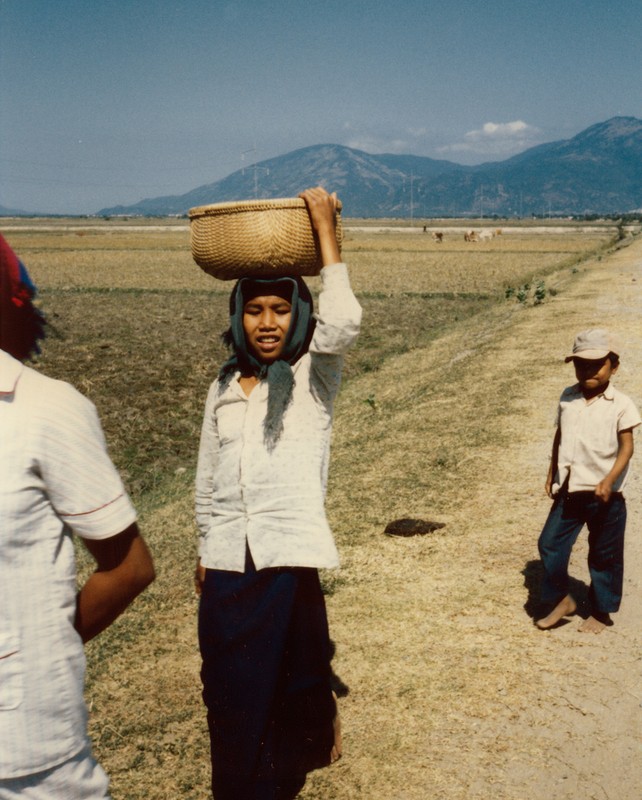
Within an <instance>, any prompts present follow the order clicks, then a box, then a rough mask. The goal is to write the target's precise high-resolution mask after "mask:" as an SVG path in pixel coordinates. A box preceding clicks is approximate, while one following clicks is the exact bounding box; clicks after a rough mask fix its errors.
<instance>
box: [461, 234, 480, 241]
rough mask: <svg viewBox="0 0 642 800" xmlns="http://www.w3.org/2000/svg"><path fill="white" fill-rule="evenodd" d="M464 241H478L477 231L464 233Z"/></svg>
mask: <svg viewBox="0 0 642 800" xmlns="http://www.w3.org/2000/svg"><path fill="white" fill-rule="evenodd" d="M464 241H466V242H478V241H479V239H478V238H477V231H467V232H466V233H465V234H464Z"/></svg>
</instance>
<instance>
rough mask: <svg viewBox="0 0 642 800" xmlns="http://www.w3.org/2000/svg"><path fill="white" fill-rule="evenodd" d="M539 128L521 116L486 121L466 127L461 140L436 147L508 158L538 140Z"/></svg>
mask: <svg viewBox="0 0 642 800" xmlns="http://www.w3.org/2000/svg"><path fill="white" fill-rule="evenodd" d="M540 137H541V131H540V130H539V128H536V127H535V126H533V125H529V124H528V123H527V122H524V121H523V120H521V119H518V120H514V121H513V122H485V123H484V124H483V125H482V127H481V128H478V129H476V130H472V131H468V133H466V134H464V137H463V140H462V141H460V142H453V143H452V144H448V145H444V146H443V147H440V148H439V149H438V151H439V153H440V155H443V156H449V155H450V156H452V155H459V156H468V158H469V159H470V160H479V159H480V158H508V157H509V156H512V155H515V154H516V153H520V152H522V151H523V150H526V149H528V148H529V147H533V146H534V145H536V144H540V143H541V138H540Z"/></svg>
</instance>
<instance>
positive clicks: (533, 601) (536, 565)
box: [522, 559, 591, 628]
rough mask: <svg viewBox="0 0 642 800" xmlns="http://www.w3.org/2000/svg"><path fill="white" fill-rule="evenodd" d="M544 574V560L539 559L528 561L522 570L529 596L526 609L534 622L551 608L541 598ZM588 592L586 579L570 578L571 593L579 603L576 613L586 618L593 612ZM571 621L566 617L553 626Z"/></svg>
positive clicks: (525, 604) (556, 626)
mask: <svg viewBox="0 0 642 800" xmlns="http://www.w3.org/2000/svg"><path fill="white" fill-rule="evenodd" d="M543 574H544V570H543V567H542V562H541V561H540V560H539V559H533V560H532V561H527V562H526V565H525V566H524V569H523V570H522V575H523V576H524V586H525V587H526V590H527V592H528V597H527V598H526V602H525V603H524V611H525V612H526V613H527V614H528V616H529V617H530V618H531V619H532V620H533V622H534V621H535V620H536V619H541V617H543V616H546V614H548V612H549V611H550V610H551V608H550V606H546V605H543V604H542V603H541V601H540V599H539V588H540V584H541V582H542V576H543ZM588 592H589V588H588V586H587V585H586V584H585V583H584V581H580V580H577V578H570V582H569V594H572V595H573V598H574V600H575V602H576V603H577V611H576V614H577V615H578V616H580V617H582V618H583V619H586V618H587V617H589V616H590V614H591V611H590V603H589V599H588ZM569 622H570V620H569V619H568V618H566V617H564V618H562V619H561V620H560V621H559V622H558V623H557V625H554V626H553V627H554V628H559V627H561V626H562V625H567V624H568V623H569Z"/></svg>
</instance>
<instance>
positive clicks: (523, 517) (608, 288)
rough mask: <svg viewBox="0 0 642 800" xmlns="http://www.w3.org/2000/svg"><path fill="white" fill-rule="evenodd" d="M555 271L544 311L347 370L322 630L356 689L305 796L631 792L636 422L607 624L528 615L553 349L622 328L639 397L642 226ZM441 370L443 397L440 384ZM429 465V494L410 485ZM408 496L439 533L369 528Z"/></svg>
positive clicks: (638, 470)
mask: <svg viewBox="0 0 642 800" xmlns="http://www.w3.org/2000/svg"><path fill="white" fill-rule="evenodd" d="M567 272H568V271H567ZM560 280H561V281H562V282H563V284H564V285H563V286H561V287H560V288H561V290H560V291H559V293H558V294H557V295H556V296H554V297H552V298H549V299H548V300H547V301H546V302H545V303H544V304H543V305H542V306H538V307H537V308H531V309H524V310H523V311H522V310H521V309H518V310H517V311H515V312H514V313H513V312H512V311H511V312H507V311H506V309H504V310H502V309H498V310H497V311H496V312H495V313H494V314H493V315H490V316H489V317H488V318H486V319H485V320H481V321H473V322H471V323H470V328H468V329H467V330H460V331H456V332H455V333H453V334H451V335H449V336H446V337H444V338H443V339H440V340H438V341H437V342H435V343H434V345H433V346H431V347H430V348H427V349H426V350H425V351H421V352H415V353H412V354H408V355H407V356H402V357H400V358H399V359H397V360H395V362H394V363H390V364H389V365H386V367H385V368H384V369H383V370H381V372H380V373H378V374H377V375H374V376H371V377H369V376H365V377H364V378H363V379H359V380H357V381H355V382H354V383H353V384H351V385H349V386H348V387H347V389H346V392H345V394H344V395H343V397H342V399H341V402H342V409H341V410H340V412H339V415H338V418H339V420H340V421H341V424H340V425H339V428H338V430H337V431H336V432H335V440H336V441H337V442H338V443H339V445H340V446H341V447H342V448H346V452H348V453H349V452H350V449H349V448H350V443H351V440H350V437H351V436H354V437H356V434H354V433H353V431H355V430H356V429H357V427H358V426H359V424H360V415H361V416H362V415H363V398H364V397H375V396H376V398H377V402H378V404H379V408H380V411H379V415H378V416H376V415H375V416H373V417H372V423H371V425H370V427H369V430H368V433H367V435H366V436H361V438H355V439H354V442H353V447H352V449H353V450H354V453H355V455H354V461H353V463H350V459H349V457H348V456H347V455H346V457H345V462H346V466H345V471H346V473H345V475H343V476H342V475H338V476H337V483H336V486H335V489H334V491H333V495H332V498H331V505H332V506H334V508H335V512H334V513H335V519H334V520H333V524H334V525H335V526H336V528H337V529H338V530H339V532H340V547H341V549H342V552H343V555H344V567H345V573H346V578H345V585H342V586H341V590H340V591H339V592H338V593H337V595H336V597H331V598H330V600H329V610H330V618H331V628H332V631H333V635H334V637H335V639H336V640H337V641H338V642H339V643H340V650H339V654H338V658H337V668H338V669H339V671H340V672H341V675H342V677H343V678H344V679H346V680H347V682H348V683H349V684H350V685H351V686H352V687H353V688H354V691H353V692H351V694H350V695H349V696H348V697H347V698H346V699H345V700H344V701H342V713H343V717H344V722H345V726H344V727H345V749H346V758H345V759H344V760H342V761H341V762H339V765H337V767H335V768H333V769H332V770H323V771H321V772H319V773H316V774H315V775H314V776H313V777H312V778H311V780H310V781H309V782H308V785H307V786H306V788H305V790H304V792H303V794H302V797H305V798H309V800H313V799H314V800H317V798H328V797H332V798H335V800H343V798H346V800H347V798H363V800H379V799H380V798H384V797H385V798H393V799H394V800H423V799H424V798H435V799H436V800H488V799H489V798H493V800H550V798H556V800H580V799H581V800H585V798H594V800H638V799H639V797H641V796H642V783H641V779H640V775H641V765H642V749H641V748H642V657H641V653H642V613H641V612H640V601H641V599H642V439H640V437H639V435H638V436H637V439H636V441H637V448H638V451H639V452H638V453H637V454H636V456H635V461H636V462H637V463H636V464H635V465H634V466H635V470H634V474H633V476H632V479H631V481H630V483H629V486H628V491H627V499H628V505H629V523H628V528H627V544H626V555H625V573H626V574H625V596H624V601H623V608H622V610H621V611H620V613H618V614H617V615H615V625H614V626H613V627H612V628H609V629H607V630H606V631H605V632H604V633H602V634H601V635H599V636H595V635H589V634H582V633H580V632H579V631H578V621H579V620H580V617H579V616H578V617H574V618H572V619H571V620H570V621H569V622H568V624H566V625H563V626H562V627H559V628H557V629H555V630H552V631H548V632H541V631H539V630H537V629H536V628H535V626H534V625H533V622H532V619H531V613H532V609H533V605H534V603H535V600H536V596H537V589H538V584H539V574H538V570H539V562H538V554H537V536H538V534H539V531H540V530H541V527H542V524H543V522H544V519H545V517H546V514H547V512H548V508H549V501H548V499H547V498H546V496H545V494H544V491H543V484H544V479H545V474H546V469H547V466H548V458H549V454H550V445H551V441H552V435H553V421H554V414H555V407H556V402H557V398H558V397H559V394H560V392H561V390H562V389H563V388H564V386H566V385H569V384H570V383H572V382H573V380H574V376H573V373H572V368H571V367H570V366H568V365H565V364H564V363H563V358H564V356H565V355H566V353H567V352H568V348H569V347H570V346H571V345H572V341H573V337H574V335H575V333H576V332H578V331H580V330H583V329H585V328H589V327H598V326H601V327H609V328H612V329H613V330H614V331H617V333H618V335H619V337H620V339H621V341H622V343H623V353H622V365H621V367H620V371H619V373H618V375H617V381H616V383H617V385H618V386H619V387H620V388H621V389H622V390H623V391H625V392H626V393H627V394H629V395H630V396H631V397H632V398H633V399H634V401H635V402H636V404H637V405H638V406H639V407H640V406H642V369H640V365H642V336H640V333H641V331H642V324H641V320H642V239H637V240H635V241H634V242H633V243H632V244H630V245H629V246H627V247H623V248H621V249H620V250H618V251H616V252H614V253H612V254H611V255H609V256H605V257H603V258H598V259H596V260H595V261H593V262H589V263H586V264H583V265H582V267H581V269H580V270H579V272H577V274H573V275H572V276H571V275H569V274H567V275H566V276H564V275H562V276H561V277H560ZM451 372H457V377H456V379H454V380H456V382H455V383H454V384H453V385H452V391H454V392H456V393H457V396H456V397H452V396H448V395H447V393H446V392H445V389H444V388H443V386H442V385H443V384H446V385H447V384H448V381H449V380H450V379H451V377H450V373H451ZM436 380H437V381H438V382H439V388H440V390H441V392H442V393H441V394H440V392H437V393H435V381H436ZM446 388H448V389H450V388H451V387H450V386H448V385H447V386H446ZM425 420H428V423H427V425H426V423H425ZM479 420H481V424H480V423H479ZM421 425H423V426H424V427H418V426H421ZM455 428H457V429H458V436H459V440H461V439H462V438H463V439H466V437H468V438H469V439H470V441H469V442H467V443H466V444H467V449H466V448H464V449H463V452H462V450H461V449H460V450H459V451H455V450H453V449H451V448H455V447H456V445H457V443H458V440H457V438H453V437H452V436H450V438H448V437H449V435H450V434H449V431H451V430H453V429H455ZM391 430H392V431H393V433H391ZM500 439H501V441H500ZM385 444H387V445H388V447H385ZM436 454H438V457H437V458H436ZM439 454H441V455H439ZM450 464H453V465H454V466H453V467H452V468H451V467H450V466H449V465H450ZM373 465H375V466H373ZM417 465H419V466H417ZM335 467H336V465H335ZM441 468H443V470H444V471H443V475H444V478H443V480H444V483H443V486H444V492H443V496H442V495H440V494H438V493H434V492H433V491H432V490H431V488H430V487H431V486H432V484H430V482H429V481H428V482H426V481H427V479H426V480H424V481H423V482H422V476H423V475H424V474H425V473H426V471H432V472H433V473H434V472H435V470H436V469H441ZM361 473H363V474H361ZM400 476H401V477H400ZM404 478H405V483H404V482H403V479H404ZM343 484H346V485H348V484H350V486H351V488H350V489H349V490H348V489H346V490H345V491H344V490H342V489H341V486H342V485H343ZM393 486H394V489H393V488H391V487H393ZM422 486H424V487H427V488H422ZM408 487H409V488H408ZM342 492H343V493H342ZM356 498H362V502H363V503H364V505H363V519H360V518H359V519H355V517H354V509H355V507H358V506H356V505H355V504H356V503H357V500H356ZM412 503H414V507H413V506H412V505H411V504H412ZM402 510H406V511H409V512H410V513H409V514H408V515H409V516H423V517H424V518H432V519H435V518H438V519H444V520H446V521H447V523H448V524H447V527H446V528H445V529H444V532H443V536H440V537H436V538H432V539H431V540H429V537H426V538H425V539H424V540H423V541H420V539H421V538H422V537H416V538H415V539H410V540H404V541H398V542H394V543H391V542H390V540H388V541H382V540H385V539H387V537H383V536H381V531H382V527H381V520H382V518H384V515H385V514H390V515H392V518H394V516H395V515H397V516H401V515H402V514H401V513H400V512H401V511H402ZM434 514H438V515H439V516H438V517H435V516H434ZM346 515H350V516H351V519H350V524H349V525H346V524H345V523H343V522H342V519H343V517H344V516H346ZM428 515H433V516H428ZM389 518H390V517H389ZM342 525H343V527H344V530H345V531H346V533H345V534H342V533H341V526H342ZM341 539H342V540H343V544H342V542H341ZM585 547H586V545H585V536H583V537H582V538H581V541H580V542H579V543H578V546H577V548H576V551H575V553H574V556H573V560H572V565H571V572H572V575H573V577H574V578H575V579H576V583H575V585H574V589H575V590H576V592H577V593H578V596H579V597H580V599H581V598H582V597H583V596H585V594H586V590H587V586H588V572H587V569H586V565H585V562H586V549H585ZM365 598H367V599H365ZM583 612H584V608H583V607H582V606H580V613H583Z"/></svg>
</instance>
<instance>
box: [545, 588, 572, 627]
mask: <svg viewBox="0 0 642 800" xmlns="http://www.w3.org/2000/svg"><path fill="white" fill-rule="evenodd" d="M576 609H577V603H576V602H575V600H573V598H572V597H571V595H570V594H567V595H566V597H565V598H564V599H563V600H560V601H559V603H558V604H557V605H556V606H555V608H554V609H553V610H552V611H551V613H550V614H549V615H548V616H546V617H544V618H543V619H538V620H537V622H536V623H535V624H536V625H537V627H538V628H541V630H543V631H545V630H546V629H547V628H552V627H553V625H557V623H558V622H559V621H560V620H561V619H562V617H568V616H570V615H571V614H574V613H575V611H576Z"/></svg>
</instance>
